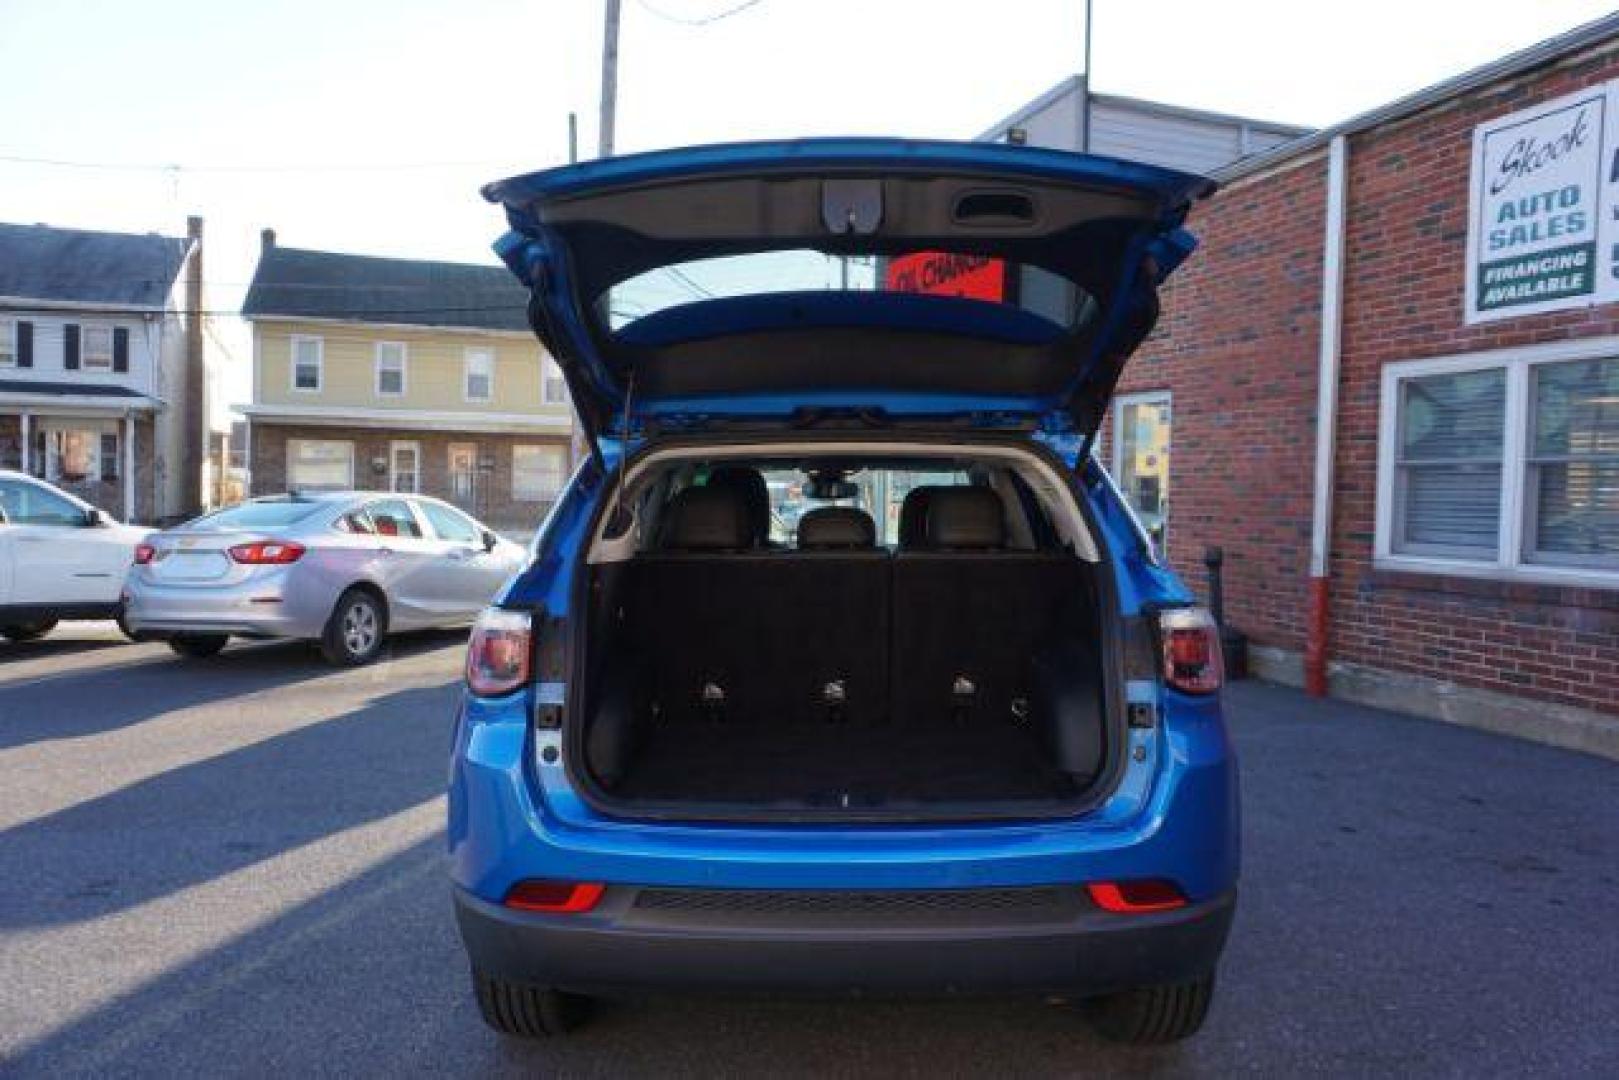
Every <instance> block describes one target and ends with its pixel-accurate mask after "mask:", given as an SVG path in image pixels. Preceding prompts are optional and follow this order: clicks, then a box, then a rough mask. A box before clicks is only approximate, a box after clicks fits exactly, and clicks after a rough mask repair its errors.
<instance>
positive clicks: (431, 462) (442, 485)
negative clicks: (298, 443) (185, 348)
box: [250, 422, 568, 531]
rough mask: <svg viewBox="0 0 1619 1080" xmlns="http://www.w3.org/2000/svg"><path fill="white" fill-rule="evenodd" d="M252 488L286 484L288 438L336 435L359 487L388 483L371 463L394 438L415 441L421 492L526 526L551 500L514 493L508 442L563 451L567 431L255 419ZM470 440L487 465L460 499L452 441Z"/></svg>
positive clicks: (264, 490) (509, 526)
mask: <svg viewBox="0 0 1619 1080" xmlns="http://www.w3.org/2000/svg"><path fill="white" fill-rule="evenodd" d="M251 439H252V449H251V452H250V461H251V468H252V485H253V490H252V494H254V495H273V494H277V493H279V492H283V491H286V490H287V441H288V440H289V439H339V440H343V441H347V442H352V443H354V486H355V487H356V488H359V489H362V490H375V491H383V490H386V489H387V488H388V484H389V474H388V470H387V468H386V467H384V468H383V469H382V470H380V471H378V470H377V469H376V468H375V467H374V465H373V463H374V462H375V461H378V460H381V461H383V462H386V461H387V460H388V454H389V448H390V444H391V443H392V442H393V441H395V440H402V441H408V442H414V443H416V444H417V445H418V446H419V447H420V451H421V459H420V460H421V484H420V490H421V492H422V493H423V494H426V495H434V496H437V497H438V498H441V499H444V500H446V501H449V502H457V503H460V504H462V505H463V506H464V507H465V509H466V510H467V512H468V513H471V514H473V515H474V516H476V517H478V518H479V519H480V520H482V521H483V522H484V523H485V524H487V525H489V526H491V527H492V528H496V529H503V530H511V531H529V530H532V529H533V528H534V527H535V526H537V525H538V524H539V523H540V519H541V518H543V517H544V516H545V513H546V511H547V510H548V509H549V508H550V503H549V502H544V501H529V500H519V499H514V498H513V497H512V495H513V493H512V447H514V446H537V445H554V446H559V447H561V448H562V449H563V450H564V451H566V450H567V448H568V440H567V439H566V438H565V437H559V436H555V435H527V434H523V435H511V434H498V435H494V434H466V435H458V434H451V433H446V432H432V431H409V430H391V429H377V430H372V429H356V430H342V429H338V428H330V427H296V426H290V425H280V424H267V423H264V422H255V423H254V424H253V425H252V427H251ZM452 443H472V444H475V445H476V446H477V448H478V458H479V460H480V461H484V462H487V463H488V464H489V465H490V466H491V467H490V468H487V469H483V470H480V472H479V475H478V479H477V481H476V485H477V490H476V495H475V498H474V499H472V500H466V499H458V498H456V497H455V493H454V492H453V491H452V490H451V486H452V485H451V477H450V467H449V462H450V444H452Z"/></svg>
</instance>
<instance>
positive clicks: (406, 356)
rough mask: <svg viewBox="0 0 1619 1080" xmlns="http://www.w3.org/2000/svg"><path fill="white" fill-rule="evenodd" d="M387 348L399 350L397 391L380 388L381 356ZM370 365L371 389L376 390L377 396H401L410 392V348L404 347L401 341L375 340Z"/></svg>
mask: <svg viewBox="0 0 1619 1080" xmlns="http://www.w3.org/2000/svg"><path fill="white" fill-rule="evenodd" d="M389 349H398V350H399V389H398V390H397V391H395V390H384V389H383V388H382V372H383V370H384V368H383V362H382V358H383V356H384V355H386V352H387V350H389ZM371 366H372V378H371V389H372V390H373V391H375V392H376V395H377V397H382V398H402V397H404V396H405V395H406V394H408V393H409V392H410V374H409V373H410V349H409V348H407V347H406V345H405V343H404V342H403V341H379V342H377V344H376V346H375V347H374V348H373V350H372V362H371Z"/></svg>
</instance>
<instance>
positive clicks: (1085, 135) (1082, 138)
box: [1079, 0, 1091, 153]
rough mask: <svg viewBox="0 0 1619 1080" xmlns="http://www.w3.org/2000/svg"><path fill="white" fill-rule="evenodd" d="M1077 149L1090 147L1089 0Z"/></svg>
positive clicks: (1086, 1)
mask: <svg viewBox="0 0 1619 1080" xmlns="http://www.w3.org/2000/svg"><path fill="white" fill-rule="evenodd" d="M1079 149H1080V150H1081V151H1082V152H1085V153H1089V152H1090V149H1091V0H1085V78H1084V80H1083V81H1081V82H1080V84H1079Z"/></svg>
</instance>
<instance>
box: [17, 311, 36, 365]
mask: <svg viewBox="0 0 1619 1080" xmlns="http://www.w3.org/2000/svg"><path fill="white" fill-rule="evenodd" d="M17 366H18V367H33V366H34V324H33V323H31V322H20V323H18V324H17Z"/></svg>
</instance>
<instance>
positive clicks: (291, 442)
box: [286, 438, 359, 491]
mask: <svg viewBox="0 0 1619 1080" xmlns="http://www.w3.org/2000/svg"><path fill="white" fill-rule="evenodd" d="M311 442H314V443H340V444H342V445H344V446H347V447H348V448H349V475H348V481H347V482H346V483H345V484H344V485H343V486H344V487H345V488H348V489H350V490H352V489H353V487H354V469H355V464H354V462H355V458H357V457H358V456H359V449H358V447H356V446H355V445H354V440H353V439H305V438H297V439H288V440H287V450H286V453H287V473H286V475H287V490H288V491H296V490H297V489H298V485H297V483H295V482H294V479H293V475H292V474H293V463H294V461H295V460H296V454H295V453H294V451H293V448H294V447H295V446H297V445H298V444H300V443H311Z"/></svg>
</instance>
